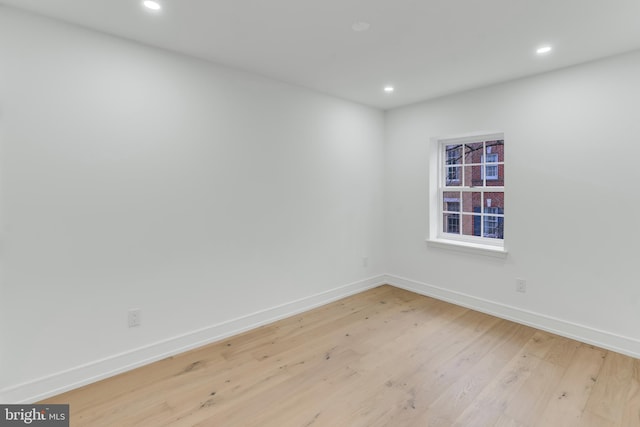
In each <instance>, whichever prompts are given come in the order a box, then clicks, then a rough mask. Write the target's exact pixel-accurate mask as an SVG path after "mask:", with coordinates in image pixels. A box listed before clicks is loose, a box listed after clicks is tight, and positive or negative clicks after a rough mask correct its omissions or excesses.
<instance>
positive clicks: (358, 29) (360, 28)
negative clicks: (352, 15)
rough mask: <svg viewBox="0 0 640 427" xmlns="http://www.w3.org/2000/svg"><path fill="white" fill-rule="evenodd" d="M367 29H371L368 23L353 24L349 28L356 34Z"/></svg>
mask: <svg viewBox="0 0 640 427" xmlns="http://www.w3.org/2000/svg"><path fill="white" fill-rule="evenodd" d="M369 27H371V24H369V23H368V22H362V21H360V22H354V23H353V25H352V26H351V28H352V29H353V31H356V32H358V33H360V32H362V31H367V30H368V29H369Z"/></svg>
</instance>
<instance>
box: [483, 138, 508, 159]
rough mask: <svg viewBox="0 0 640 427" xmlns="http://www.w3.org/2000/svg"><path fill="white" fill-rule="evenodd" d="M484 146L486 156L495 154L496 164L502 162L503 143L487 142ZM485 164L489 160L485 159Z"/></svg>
mask: <svg viewBox="0 0 640 427" xmlns="http://www.w3.org/2000/svg"><path fill="white" fill-rule="evenodd" d="M485 146H486V150H487V152H486V154H487V156H489V155H491V154H497V159H496V160H495V161H496V162H504V141H503V140H498V141H487V142H486V143H485ZM487 163H489V159H488V158H487Z"/></svg>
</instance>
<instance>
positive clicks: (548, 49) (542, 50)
mask: <svg viewBox="0 0 640 427" xmlns="http://www.w3.org/2000/svg"><path fill="white" fill-rule="evenodd" d="M552 49H553V48H552V47H551V46H540V47H539V48H538V49H536V53H537V54H538V55H545V54H547V53H549V52H551V50H552Z"/></svg>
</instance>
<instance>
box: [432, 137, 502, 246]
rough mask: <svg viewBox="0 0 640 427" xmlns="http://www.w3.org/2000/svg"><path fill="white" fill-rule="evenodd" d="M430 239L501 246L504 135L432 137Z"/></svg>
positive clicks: (470, 244) (453, 242)
mask: <svg viewBox="0 0 640 427" xmlns="http://www.w3.org/2000/svg"><path fill="white" fill-rule="evenodd" d="M432 156H433V157H434V158H432V159H431V162H430V164H431V168H432V170H431V174H430V176H431V183H430V194H431V200H430V202H431V203H430V205H431V209H430V218H429V225H430V230H431V235H430V241H437V242H440V243H448V244H449V243H451V244H457V245H462V246H473V247H478V248H487V249H491V248H493V249H496V250H504V218H505V212H504V136H503V134H478V135H469V136H462V137H450V138H437V139H434V140H433V147H432Z"/></svg>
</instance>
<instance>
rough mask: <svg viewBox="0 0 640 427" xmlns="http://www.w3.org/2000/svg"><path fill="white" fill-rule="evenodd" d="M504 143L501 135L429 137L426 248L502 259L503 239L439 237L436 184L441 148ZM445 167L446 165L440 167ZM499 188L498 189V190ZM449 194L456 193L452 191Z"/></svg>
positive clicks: (440, 222) (469, 134)
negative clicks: (482, 143) (444, 145)
mask: <svg viewBox="0 0 640 427" xmlns="http://www.w3.org/2000/svg"><path fill="white" fill-rule="evenodd" d="M498 139H500V140H504V139H505V137H504V133H503V132H473V133H468V134H461V135H454V136H446V137H433V138H431V143H430V147H429V183H428V188H429V212H428V218H427V221H428V231H429V234H428V236H427V239H426V241H427V244H428V246H430V247H435V248H442V249H451V250H456V251H461V252H466V253H473V254H480V255H488V256H495V257H506V255H507V253H508V252H507V249H506V246H505V241H504V239H489V238H482V237H477V236H464V237H463V236H457V235H451V236H443V234H444V233H443V232H442V231H441V230H442V221H443V219H442V218H441V217H442V207H443V206H442V205H441V204H442V201H441V200H440V199H441V198H440V197H439V187H440V181H441V180H442V179H443V177H441V176H440V175H441V174H440V173H439V172H440V155H441V152H440V147H441V145H443V144H447V145H451V144H464V143H468V142H478V141H479V140H482V141H491V140H498ZM444 166H446V165H444ZM500 188H502V187H500ZM452 191H458V189H456V188H455V187H453V188H452Z"/></svg>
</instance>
